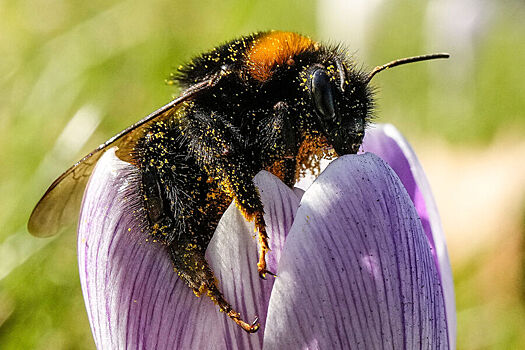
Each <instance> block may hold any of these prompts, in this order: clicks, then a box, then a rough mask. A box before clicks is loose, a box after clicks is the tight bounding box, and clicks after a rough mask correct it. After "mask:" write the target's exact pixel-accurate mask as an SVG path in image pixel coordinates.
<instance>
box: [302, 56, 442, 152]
mask: <svg viewBox="0 0 525 350" xmlns="http://www.w3.org/2000/svg"><path fill="white" fill-rule="evenodd" d="M448 57H449V55H448V54H432V55H424V56H416V57H408V58H403V59H399V60H395V61H392V62H389V63H387V64H384V65H382V66H378V67H376V68H374V69H373V70H372V71H371V72H370V73H363V72H361V71H359V70H358V69H356V68H355V67H353V66H352V65H350V64H349V63H347V62H345V61H344V60H343V59H342V58H341V57H339V56H335V57H334V58H333V59H332V60H330V61H328V63H325V64H313V65H311V66H309V67H308V68H307V69H306V79H305V80H306V82H307V90H308V92H309V99H310V105H311V107H312V109H313V110H314V111H315V117H316V123H317V125H319V128H320V130H318V131H319V132H321V133H322V134H323V135H324V136H325V137H326V138H327V140H328V141H329V142H330V143H331V145H332V147H334V149H335V151H336V153H337V154H338V155H343V154H349V153H357V151H358V150H359V147H360V145H361V143H362V141H363V137H364V132H365V127H366V124H367V122H368V121H369V120H370V117H371V113H372V108H373V99H372V92H373V89H372V88H371V87H370V86H369V83H370V80H371V79H372V78H373V77H374V76H375V75H376V74H377V73H379V72H381V71H383V70H385V69H388V68H391V67H395V66H398V65H402V64H406V63H412V62H418V61H424V60H430V59H436V58H448Z"/></svg>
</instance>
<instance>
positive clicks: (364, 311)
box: [78, 126, 456, 349]
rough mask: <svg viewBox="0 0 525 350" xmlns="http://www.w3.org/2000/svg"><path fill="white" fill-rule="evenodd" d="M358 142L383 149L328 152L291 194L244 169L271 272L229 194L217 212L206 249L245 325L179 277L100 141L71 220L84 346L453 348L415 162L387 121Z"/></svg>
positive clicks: (448, 290) (128, 170)
mask: <svg viewBox="0 0 525 350" xmlns="http://www.w3.org/2000/svg"><path fill="white" fill-rule="evenodd" d="M363 149H364V150H365V151H371V152H374V153H376V154H377V155H379V156H381V157H383V159H384V160H382V159H381V158H379V157H378V156H377V155H374V154H372V153H364V154H360V155H348V156H343V157H340V158H338V159H337V160H335V161H333V162H332V163H331V164H330V165H329V166H328V167H327V168H326V169H325V170H324V171H323V173H322V174H321V175H320V176H319V177H318V178H317V179H316V180H315V181H314V183H313V184H312V185H311V186H310V187H309V188H308V189H307V190H306V192H304V194H302V191H299V190H292V189H290V188H288V187H287V186H285V185H284V184H283V183H282V182H281V181H280V180H279V179H277V178H276V177H275V176H273V175H271V174H270V173H267V172H261V173H259V174H258V175H257V176H256V177H255V179H254V181H255V183H256V185H257V187H258V188H259V190H260V195H261V198H262V201H263V204H264V208H265V221H266V223H267V231H268V234H269V239H270V244H271V248H272V251H271V252H270V253H269V255H268V267H269V269H270V271H275V272H277V277H276V278H275V279H274V278H269V279H267V280H261V279H260V278H259V276H258V273H257V266H256V262H257V257H258V254H257V241H256V239H254V237H253V235H254V225H253V223H250V222H246V221H245V220H244V218H243V217H242V215H241V214H240V212H239V211H238V210H237V209H236V207H235V206H234V205H231V206H230V207H229V208H228V210H227V211H226V212H225V213H224V215H223V217H222V219H221V221H220V223H219V226H218V228H217V230H216V232H215V235H214V237H213V239H212V241H211V243H210V245H209V246H208V249H207V251H206V257H207V259H208V261H209V263H210V265H211V267H212V269H213V270H214V272H215V275H216V277H217V279H218V281H219V282H220V288H221V289H222V291H223V293H224V295H225V297H226V299H227V300H228V301H229V302H230V303H231V304H232V306H233V307H234V308H236V310H237V311H239V312H240V313H241V314H242V316H243V317H244V318H245V319H251V318H252V317H254V316H255V315H257V316H259V319H260V323H261V329H260V330H259V331H258V332H257V333H255V334H248V333H246V332H244V331H243V330H241V329H240V328H239V327H238V326H236V325H235V324H234V323H233V322H232V321H231V320H230V319H229V318H228V317H226V316H225V315H224V314H223V313H220V312H219V311H218V307H217V306H216V305H214V304H213V302H212V301H211V300H210V299H209V298H206V297H202V298H196V297H195V295H194V294H193V292H192V291H191V290H190V289H189V288H188V287H187V286H186V285H185V284H184V283H183V282H182V281H181V280H179V279H178V277H177V275H176V274H175V273H174V271H173V267H172V264H171V262H170V259H169V256H168V254H167V252H166V249H165V247H163V246H162V245H161V244H158V243H155V242H151V241H148V237H147V234H146V233H144V232H142V231H141V229H140V227H141V225H140V223H139V222H138V221H137V215H136V213H134V211H135V210H137V207H138V206H137V204H138V200H139V198H138V188H137V183H136V181H133V179H136V176H137V170H136V169H135V168H134V167H133V166H132V165H130V164H127V163H125V162H122V161H120V160H119V159H118V158H116V156H115V153H114V151H112V150H110V151H108V152H106V154H105V155H104V156H103V157H102V158H101V159H100V160H99V163H98V164H97V167H96V169H95V171H94V173H93V174H92V177H91V179H90V182H89V184H88V187H87V189H86V192H85V195H84V201H83V205H82V210H81V216H80V221H79V231H78V240H79V245H78V259H79V267H80V279H81V284H82V291H83V294H84V299H85V302H86V308H87V312H88V317H89V322H90V324H91V329H92V332H93V336H94V340H95V344H96V345H97V347H98V348H99V349H260V348H263V349H350V348H352V349H354V348H355V349H375V348H392V349H409V348H410V349H420V348H425V349H430V348H432V349H449V348H452V349H453V348H454V347H455V322H456V321H455V311H454V299H453V287H452V276H451V272H450V265H449V262H448V257H447V252H446V246H445V241H444V237H443V232H442V230H441V227H440V223H439V218H438V215H437V211H436V209H435V205H434V204H433V201H432V197H431V193H430V190H429V187H428V185H427V183H426V180H425V178H424V175H423V173H422V170H421V168H420V165H419V163H418V161H417V159H416V158H415V155H414V154H413V152H412V151H411V149H410V147H409V146H408V144H407V143H406V142H405V141H404V139H403V138H402V137H401V136H400V135H399V133H398V132H397V131H396V130H395V128H393V127H392V126H382V127H377V128H375V129H373V130H370V131H369V133H368V135H367V137H366V138H365V142H364V144H363ZM385 161H386V162H387V163H388V164H390V166H391V167H392V168H393V169H394V170H395V172H394V171H393V170H392V168H391V167H390V166H388V165H387V163H385ZM396 173H397V175H396ZM301 196H302V198H301Z"/></svg>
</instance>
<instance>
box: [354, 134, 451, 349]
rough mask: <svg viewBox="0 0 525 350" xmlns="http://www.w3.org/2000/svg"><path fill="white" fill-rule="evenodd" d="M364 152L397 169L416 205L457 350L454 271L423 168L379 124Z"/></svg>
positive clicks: (407, 146)
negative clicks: (438, 273) (436, 270)
mask: <svg viewBox="0 0 525 350" xmlns="http://www.w3.org/2000/svg"><path fill="white" fill-rule="evenodd" d="M362 148H363V150H364V151H367V152H372V153H374V154H377V155H378V156H380V157H381V158H382V159H383V160H385V161H386V162H387V163H388V164H389V165H390V166H391V167H392V169H394V171H395V172H396V174H397V175H398V176H399V178H400V179H401V182H402V183H403V185H404V186H405V188H406V189H407V192H408V194H409V195H410V198H411V199H412V201H413V202H414V205H415V207H416V210H417V212H418V214H419V217H420V218H421V221H422V223H423V229H424V230H425V233H426V235H427V238H428V240H429V242H430V244H431V245H432V248H433V250H432V253H433V254H434V257H435V260H436V262H437V264H438V268H439V272H440V275H441V282H442V285H443V289H444V295H445V306H446V310H447V322H448V325H449V341H450V344H453V346H452V347H453V348H454V347H455V343H456V305H455V300H454V281H453V279H452V269H451V266H450V259H449V257H448V252H447V245H446V241H445V234H444V232H443V227H442V226H441V219H440V218H439V212H438V210H437V206H436V203H435V202H434V196H433V195H432V190H431V189H430V185H429V184H428V180H427V178H426V176H425V172H424V171H423V167H422V166H421V163H420V162H419V160H418V159H417V156H416V154H415V153H414V151H413V150H412V147H411V146H410V144H409V143H408V142H407V141H406V139H405V138H404V137H403V135H401V133H400V132H399V131H398V130H397V129H396V128H395V127H394V126H393V125H391V124H378V125H375V126H374V127H372V128H370V129H369V130H367V134H366V136H365V139H364V141H363V146H362Z"/></svg>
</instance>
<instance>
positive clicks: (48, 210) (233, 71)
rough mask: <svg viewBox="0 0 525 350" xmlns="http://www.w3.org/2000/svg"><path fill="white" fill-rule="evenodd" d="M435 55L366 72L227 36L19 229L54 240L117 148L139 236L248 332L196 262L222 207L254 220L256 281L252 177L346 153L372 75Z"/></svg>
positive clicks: (262, 267) (262, 264)
mask: <svg viewBox="0 0 525 350" xmlns="http://www.w3.org/2000/svg"><path fill="white" fill-rule="evenodd" d="M436 57H437V56H424V57H416V58H410V59H408V60H400V61H394V62H391V63H389V64H387V65H385V66H381V67H377V68H376V69H375V70H374V71H373V72H372V73H370V74H364V73H362V72H360V71H359V70H357V69H356V68H355V67H354V65H353V63H352V62H351V61H349V59H348V57H347V56H346V54H345V53H344V51H342V50H340V49H338V48H335V47H328V46H323V45H320V44H318V43H316V42H313V41H312V40H311V39H309V38H307V37H304V36H301V35H298V34H295V33H289V32H265V33H257V34H253V35H249V36H246V37H242V38H240V39H237V40H233V41H231V42H229V43H226V44H224V45H222V46H220V47H218V48H215V49H213V50H212V51H210V52H208V53H205V54H203V55H201V56H199V57H197V58H195V59H193V60H192V61H191V62H190V63H189V64H187V65H185V66H182V67H181V68H180V69H179V71H178V73H176V74H175V75H174V76H173V77H172V82H173V83H175V84H178V85H180V86H181V87H182V89H183V92H182V94H181V96H180V97H179V98H177V99H176V100H174V101H172V102H170V103H169V104H168V105H166V106H164V107H162V108H161V109H159V110H158V111H156V112H154V113H152V114H151V115H149V116H148V117H146V118H144V119H143V120H141V121H139V122H138V123H136V124H135V125H133V126H131V127H130V128H128V129H126V130H124V131H123V132H121V133H120V134H118V135H116V136H115V137H114V138H112V139H110V140H109V141H108V142H106V143H104V144H103V145H101V146H100V147H99V148H97V149H96V150H95V151H93V152H92V153H90V154H89V155H87V156H86V157H84V158H83V159H82V160H81V161H80V162H78V163H77V164H75V165H74V166H73V167H71V168H70V169H69V170H68V171H66V172H65V173H64V174H63V175H62V176H61V177H59V178H58V179H57V180H56V181H55V182H54V183H53V184H52V185H51V187H50V188H49V189H48V191H47V192H46V193H45V194H44V197H43V198H42V199H41V200H40V202H39V203H38V205H37V206H36V207H35V209H34V211H33V213H32V216H31V218H30V221H29V230H30V232H32V233H33V234H35V235H37V236H49V235H51V234H54V233H56V232H58V230H59V228H60V227H61V225H63V224H64V223H65V222H66V220H67V217H68V215H67V214H68V213H67V212H68V208H67V205H66V204H65V203H68V202H69V201H71V200H72V201H73V202H75V201H77V202H78V201H79V198H81V197H79V195H78V194H79V193H81V192H82V190H83V188H84V186H85V184H86V182H87V178H88V176H89V174H91V171H92V168H93V165H94V164H95V163H96V161H97V160H98V159H99V158H100V156H101V154H102V153H103V151H104V150H105V149H106V148H108V147H111V146H117V147H118V150H117V152H116V154H117V156H119V157H120V158H121V159H122V160H125V161H128V162H130V163H132V164H134V165H135V166H136V167H137V168H138V170H139V173H140V180H141V186H140V189H141V193H140V195H141V198H142V209H144V210H141V211H140V212H141V213H144V214H145V215H144V217H141V220H143V221H145V225H144V226H145V230H146V232H148V234H149V235H151V236H153V237H154V241H157V242H160V243H162V244H164V245H165V246H166V248H167V249H168V251H169V253H170V256H171V259H172V261H173V266H174V268H175V270H176V271H177V273H178V275H179V276H180V278H181V279H183V280H184V281H185V282H186V283H187V285H188V286H189V287H190V288H192V289H193V290H194V291H195V293H196V294H198V295H200V294H202V293H206V294H207V295H208V296H209V297H210V298H211V299H212V300H214V301H215V302H216V303H217V304H218V306H219V307H220V309H221V310H222V311H224V312H225V313H227V315H228V316H229V317H231V318H232V319H233V320H234V321H235V322H236V323H237V324H238V325H240V326H241V327H242V328H243V329H245V330H246V331H248V332H254V331H256V330H257V329H258V323H257V319H256V320H255V321H254V322H253V323H251V324H248V323H246V322H245V321H243V320H242V318H241V316H240V314H239V313H237V312H236V311H235V310H234V309H233V308H232V307H231V306H230V304H229V303H228V302H227V301H226V300H225V299H224V297H223V296H222V293H221V292H220V289H219V287H218V285H217V281H216V280H215V278H214V275H213V272H212V271H211V269H210V267H209V266H208V263H207V262H206V259H205V256H204V254H205V250H206V248H207V246H208V244H209V242H210V240H211V237H212V235H213V233H214V231H215V228H216V227H217V224H218V222H219V219H220V217H221V215H222V214H223V212H224V210H225V209H226V208H227V207H228V205H229V204H230V203H231V202H232V201H235V203H236V205H237V207H238V208H239V209H240V210H241V212H242V213H243V215H244V216H245V218H246V219H248V220H254V221H255V226H256V228H257V230H258V233H259V235H258V236H259V245H260V255H259V261H258V264H257V267H258V271H259V274H260V276H261V277H263V278H264V276H265V274H266V273H269V272H268V271H267V270H266V253H267V252H268V251H269V244H268V238H267V236H266V229H265V223H264V217H263V214H264V208H263V205H262V203H261V199H260V197H259V193H258V191H257V188H256V187H255V185H254V184H253V182H252V179H253V177H254V176H255V175H256V174H257V173H258V172H259V171H261V170H264V169H265V170H268V171H270V172H272V173H273V174H275V175H277V176H278V177H280V178H281V179H282V180H283V181H284V182H285V183H286V184H287V185H289V186H292V185H293V184H294V183H295V181H296V180H297V178H298V176H300V174H301V173H302V171H304V170H305V169H312V168H313V167H316V166H317V164H316V162H317V160H318V159H319V158H318V156H319V155H320V154H327V153H331V154H332V155H343V154H348V153H356V152H357V150H358V149H359V146H360V144H361V141H362V139H363V136H364V131H365V127H366V124H367V122H368V120H369V119H370V115H371V111H372V107H373V101H372V92H371V88H370V87H369V84H368V83H369V81H370V79H371V78H372V76H373V75H374V74H376V73H377V72H379V71H381V70H383V69H386V68H389V67H392V66H395V65H398V64H402V63H407V62H409V61H410V62H411V61H415V60H422V59H429V58H436ZM439 57H444V55H439ZM64 198H65V200H64Z"/></svg>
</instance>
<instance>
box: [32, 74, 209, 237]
mask: <svg viewBox="0 0 525 350" xmlns="http://www.w3.org/2000/svg"><path fill="white" fill-rule="evenodd" d="M213 83H214V79H212V78H210V80H207V81H203V82H201V83H199V84H196V85H194V86H193V87H191V88H189V89H188V90H186V91H185V92H184V93H183V94H182V95H181V96H180V97H178V98H176V99H175V100H173V101H171V102H170V103H168V104H167V105H165V106H163V107H161V108H159V109H158V110H156V111H155V112H153V113H151V114H150V115H148V116H147V117H145V118H144V119H142V120H140V121H139V122H137V123H135V124H134V125H132V126H130V127H129V128H127V129H126V130H123V131H122V132H120V133H119V134H117V135H115V136H114V137H112V138H111V139H109V140H108V141H107V142H105V143H104V144H102V145H100V146H99V147H97V148H96V149H95V150H94V151H93V152H91V153H89V154H88V155H87V156H85V157H84V158H82V159H81V160H80V161H79V162H77V163H76V164H75V165H73V166H72V167H71V168H69V169H68V170H67V171H66V172H64V173H63V174H62V175H61V176H60V177H59V178H58V179H56V180H55V181H54V182H53V183H52V184H51V186H49V188H48V189H47V191H46V193H44V195H43V196H42V198H41V199H40V201H39V202H38V203H37V205H36V207H35V208H34V209H33V212H32V213H31V216H30V217H29V222H28V225H27V229H28V230H29V232H30V233H31V234H32V235H34V236H38V237H49V236H53V235H55V234H57V233H59V232H61V231H63V230H64V229H67V228H71V227H72V226H75V227H76V223H77V218H78V213H79V210H80V204H81V202H82V197H83V195H84V189H85V187H86V185H87V182H88V180H89V176H90V175H91V173H92V171H93V169H94V167H95V164H96V163H97V161H98V160H99V159H100V157H101V156H102V154H103V153H104V152H105V150H106V149H108V148H111V147H114V146H116V147H118V150H117V156H118V157H119V158H120V159H122V160H124V161H127V162H130V163H132V162H133V160H132V159H131V157H130V153H131V150H132V149H133V147H134V146H135V143H136V142H137V140H139V139H140V138H141V137H143V136H144V132H145V130H147V128H148V126H149V125H150V124H151V123H153V122H156V121H158V120H162V119H164V118H167V117H169V116H171V115H173V113H175V111H176V110H177V109H178V108H179V107H180V106H181V104H182V102H184V101H186V100H188V99H190V98H191V97H193V96H194V95H195V94H196V93H197V92H199V91H201V90H203V89H205V88H207V87H209V86H211V85H213Z"/></svg>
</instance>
